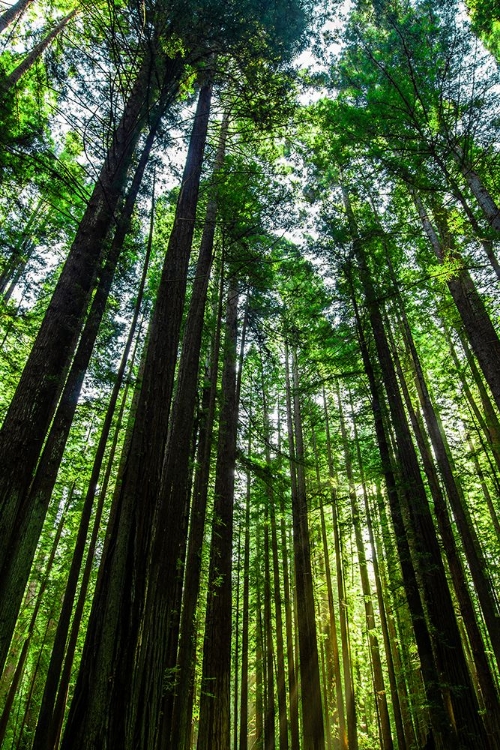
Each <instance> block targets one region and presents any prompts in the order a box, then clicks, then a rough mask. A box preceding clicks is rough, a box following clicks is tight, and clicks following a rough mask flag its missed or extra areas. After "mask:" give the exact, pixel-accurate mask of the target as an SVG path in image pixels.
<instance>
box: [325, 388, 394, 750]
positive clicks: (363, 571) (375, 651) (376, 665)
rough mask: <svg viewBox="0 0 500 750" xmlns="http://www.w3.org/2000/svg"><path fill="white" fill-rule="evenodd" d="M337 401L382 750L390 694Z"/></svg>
mask: <svg viewBox="0 0 500 750" xmlns="http://www.w3.org/2000/svg"><path fill="white" fill-rule="evenodd" d="M337 397H338V403H339V415H340V430H341V435H342V442H343V445H344V463H345V468H346V474H347V480H348V483H349V499H350V503H351V518H352V524H353V528H354V537H355V540H356V550H357V553H358V564H359V572H360V577H361V589H362V592H363V599H364V605H365V619H366V629H367V632H368V640H369V646H370V656H371V661H372V673H373V687H374V694H375V701H376V710H377V715H378V717H379V725H380V741H381V747H382V748H383V750H392V748H393V743H392V735H391V724H390V720H389V710H388V707H387V696H386V690H385V685H384V677H383V674H382V660H381V658H380V649H379V645H378V638H377V637H376V635H375V612H374V609H373V600H372V593H371V587H370V582H369V578H368V566H367V562H366V553H365V548H364V543H363V535H362V531H361V520H360V511H359V504H358V499H357V497H356V490H355V483H354V472H353V466H352V460H351V455H350V451H349V442H348V438H347V430H346V426H345V419H344V414H343V409H342V399H341V396H340V390H338V392H337Z"/></svg>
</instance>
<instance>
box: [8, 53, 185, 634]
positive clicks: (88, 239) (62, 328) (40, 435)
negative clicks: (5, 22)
mask: <svg viewBox="0 0 500 750" xmlns="http://www.w3.org/2000/svg"><path fill="white" fill-rule="evenodd" d="M160 58H161V56H160ZM160 58H159V59H160ZM182 70H183V63H182V61H181V60H180V59H175V60H171V61H167V63H166V67H165V71H164V73H163V74H162V82H163V90H162V93H161V97H160V103H159V105H158V106H159V107H160V108H161V109H165V108H166V107H167V105H168V103H169V102H170V101H171V99H172V98H173V96H174V94H175V91H176V89H177V85H178V80H179V78H180V76H181V73H182ZM158 72H159V71H158ZM155 81H156V72H155V69H154V65H153V64H152V62H151V61H150V59H149V58H148V59H146V60H145V61H144V62H143V64H142V66H141V69H140V71H139V73H138V75H137V78H136V80H135V83H134V86H133V88H132V91H131V94H130V96H129V99H128V101H127V103H126V106H125V109H124V112H123V115H122V118H121V120H120V123H119V125H118V127H117V128H116V130H115V132H114V136H113V142H112V144H111V147H110V150H109V153H108V155H107V158H106V160H105V162H104V165H103V167H102V170H101V173H100V176H99V179H98V181H97V182H96V185H95V188H94V191H93V194H92V197H91V198H90V200H89V203H88V206H87V209H86V211H85V214H84V216H83V219H82V221H81V222H80V225H79V228H78V232H77V235H76V237H75V240H74V242H73V245H72V248H71V250H70V253H69V255H68V258H67V260H66V263H65V265H64V268H63V270H62V272H61V275H60V277H59V280H58V283H57V286H56V289H55V291H54V294H53V296H52V300H51V302H50V304H49V307H48V309H47V312H46V314H45V316H44V319H43V322H42V325H41V327H40V330H39V332H38V335H37V338H36V341H35V343H34V345H33V347H32V349H31V353H30V356H29V358H28V361H27V363H26V366H25V368H24V371H23V374H22V376H21V379H20V381H19V384H18V387H17V390H16V393H15V395H14V397H13V399H12V401H11V404H10V406H9V410H8V412H7V414H6V417H5V420H4V423H3V427H2V431H1V433H0V513H1V521H0V565H3V563H4V561H5V557H6V556H7V555H8V554H9V550H10V539H11V536H12V533H13V532H15V529H16V528H17V527H18V526H19V524H20V523H21V522H22V519H23V518H24V517H25V514H27V513H29V512H30V508H29V507H26V506H25V505H24V504H23V501H24V497H25V492H26V489H27V487H28V486H29V484H30V482H31V479H32V476H33V473H34V469H35V466H36V463H37V460H38V457H39V454H40V450H41V447H42V444H43V441H44V439H45V436H46V433H47V430H48V427H49V424H50V421H51V419H52V416H53V414H54V411H55V408H56V406H57V400H58V396H59V394H60V392H61V390H62V387H63V384H64V377H65V374H66V372H67V369H68V366H69V362H70V360H71V357H72V355H73V352H74V349H75V347H76V343H77V339H78V335H79V332H80V330H81V325H82V320H83V316H84V314H85V311H86V308H87V304H88V300H89V296H90V294H91V291H92V287H93V284H94V279H95V275H96V270H97V268H98V266H99V263H100V260H101V256H102V250H103V245H104V241H105V238H106V236H107V234H108V232H109V229H110V226H111V223H112V219H113V215H114V212H115V210H116V207H117V205H118V202H119V200H120V198H121V196H122V193H123V190H124V187H125V183H126V177H127V173H128V170H129V166H130V164H131V161H132V158H133V155H134V153H135V149H136V145H137V141H138V139H139V136H140V133H141V131H142V128H143V126H144V124H145V122H146V119H147V115H148V112H149V106H150V104H151V103H152V101H153V100H154V97H155V91H156V84H155ZM0 629H1V628H0Z"/></svg>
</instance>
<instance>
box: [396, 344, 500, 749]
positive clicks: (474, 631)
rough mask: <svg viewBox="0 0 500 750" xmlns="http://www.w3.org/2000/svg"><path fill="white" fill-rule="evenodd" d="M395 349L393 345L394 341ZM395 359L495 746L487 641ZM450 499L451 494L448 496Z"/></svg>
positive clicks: (493, 696)
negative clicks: (484, 637) (483, 634)
mask: <svg viewBox="0 0 500 750" xmlns="http://www.w3.org/2000/svg"><path fill="white" fill-rule="evenodd" d="M393 349H394V345H393ZM394 361H395V364H396V368H397V370H398V375H399V380H400V384H401V387H402V391H403V396H404V399H405V401H406V407H407V410H408V413H409V416H410V420H411V424H412V427H413V432H414V434H415V437H416V441H417V445H418V447H419V451H420V454H421V456H422V463H423V466H424V471H425V473H426V476H427V479H428V482H429V487H430V489H431V494H432V498H433V501H434V510H435V514H436V518H437V522H438V528H439V531H440V534H441V540H442V546H443V548H444V552H445V555H446V559H447V562H448V566H449V569H450V573H451V579H452V582H453V586H454V589H455V593H456V596H457V600H458V603H459V607H460V611H461V614H462V617H463V620H464V624H465V627H466V630H467V635H468V638H469V642H470V646H471V649H472V652H473V657H474V667H475V670H476V672H475V673H476V678H477V679H478V680H479V683H480V685H481V690H482V697H483V700H484V704H485V706H486V709H487V714H486V716H485V721H486V723H487V724H488V726H489V728H490V731H491V736H490V743H491V747H492V748H496V747H498V739H499V736H498V732H499V726H500V725H499V708H500V706H499V702H498V697H497V694H496V688H495V683H494V680H493V675H492V673H491V668H490V666H489V663H488V658H487V656H486V650H485V644H484V641H483V637H482V635H481V632H480V630H479V626H478V623H477V621H476V613H475V610H474V605H473V603H472V599H471V596H470V593H469V590H468V587H467V583H466V576H465V571H464V568H463V564H462V561H461V560H460V556H459V552H458V549H457V546H456V542H455V538H454V536H453V531H452V528H451V523H450V518H449V516H448V510H447V507H446V501H445V498H444V496H443V493H442V491H441V486H440V483H439V479H438V476H437V472H436V469H435V466H434V463H433V459H432V455H431V452H430V449H429V445H428V442H427V439H426V436H425V435H424V431H423V426H422V424H421V420H419V418H418V416H417V414H416V413H415V410H414V408H413V404H412V402H411V398H410V394H409V392H408V388H407V385H406V382H405V378H404V374H403V372H402V369H401V365H400V363H399V361H398V359H397V357H396V354H395V353H394ZM436 454H437V457H439V456H440V453H439V451H436ZM448 499H449V496H448Z"/></svg>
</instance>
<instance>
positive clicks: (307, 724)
mask: <svg viewBox="0 0 500 750" xmlns="http://www.w3.org/2000/svg"><path fill="white" fill-rule="evenodd" d="M292 378H293V414H292V415H291V418H292V417H293V427H294V438H295V456H294V458H295V462H296V472H297V493H296V497H295V502H292V513H293V529H294V535H293V540H294V567H295V590H296V596H297V618H298V636H299V651H300V684H301V695H302V728H303V743H304V750H324V746H325V740H324V726H323V709H322V701H321V686H320V676H319V660H318V645H317V637H316V617H315V607H314V593H313V586H312V570H311V553H310V541H309V528H308V519H307V497H306V484H305V472H304V447H303V437H302V420H301V412H300V397H299V373H298V364H297V356H296V353H295V352H292Z"/></svg>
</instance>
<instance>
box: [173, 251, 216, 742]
mask: <svg viewBox="0 0 500 750" xmlns="http://www.w3.org/2000/svg"><path fill="white" fill-rule="evenodd" d="M221 268H222V269H223V262H221ZM223 284H224V282H223V273H222V270H221V279H220V291H219V300H218V305H217V306H218V311H217V323H216V330H215V336H214V340H213V344H212V356H211V362H210V367H209V370H208V373H207V378H206V383H207V385H206V386H205V388H204V389H203V396H202V415H203V416H202V422H201V427H200V434H199V442H198V457H197V467H196V471H195V480H194V488H193V500H192V506H191V525H190V530H189V541H188V549H187V555H186V566H185V568H186V572H185V578H184V596H183V603H182V615H181V623H180V640H179V651H178V654H177V671H178V674H179V677H178V682H177V687H176V695H175V699H174V706H173V714H172V722H171V724H172V729H171V736H170V744H171V746H172V747H175V748H178V750H190V748H191V722H192V713H193V699H194V678H195V673H194V670H195V660H196V637H197V623H196V620H195V617H196V607H197V604H198V599H199V595H200V584H201V580H200V577H201V565H202V555H201V553H202V548H203V537H204V532H205V520H206V510H207V499H208V490H209V479H210V463H211V462H210V457H211V448H212V434H213V425H214V418H215V406H216V395H217V369H218V363H219V350H220V336H221V323H222V306H223V291H222V290H223ZM163 736H164V737H165V736H166V728H165V729H164V730H163ZM166 744H167V743H166V741H165V743H164V746H166Z"/></svg>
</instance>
